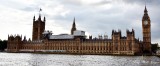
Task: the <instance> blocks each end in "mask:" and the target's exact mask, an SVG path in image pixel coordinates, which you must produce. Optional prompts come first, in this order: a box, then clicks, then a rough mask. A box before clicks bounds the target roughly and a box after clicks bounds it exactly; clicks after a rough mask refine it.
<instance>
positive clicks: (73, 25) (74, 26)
mask: <svg viewBox="0 0 160 66" xmlns="http://www.w3.org/2000/svg"><path fill="white" fill-rule="evenodd" d="M75 30H76V23H75V17H74V19H73V24H72V29H71V35H73V32H74V31H75Z"/></svg>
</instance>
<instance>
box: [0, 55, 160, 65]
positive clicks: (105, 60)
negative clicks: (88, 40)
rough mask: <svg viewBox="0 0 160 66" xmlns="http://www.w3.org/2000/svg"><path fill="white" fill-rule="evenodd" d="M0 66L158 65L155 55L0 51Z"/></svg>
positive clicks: (158, 59) (159, 61) (159, 62)
mask: <svg viewBox="0 0 160 66" xmlns="http://www.w3.org/2000/svg"><path fill="white" fill-rule="evenodd" d="M0 66H160V58H158V57H156V56H107V55H63V54H34V53H0Z"/></svg>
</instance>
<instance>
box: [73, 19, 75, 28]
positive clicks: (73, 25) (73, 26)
mask: <svg viewBox="0 0 160 66" xmlns="http://www.w3.org/2000/svg"><path fill="white" fill-rule="evenodd" d="M73 28H76V24H75V17H74V20H73Z"/></svg>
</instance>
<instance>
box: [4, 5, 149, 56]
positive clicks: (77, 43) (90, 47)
mask: <svg viewBox="0 0 160 66" xmlns="http://www.w3.org/2000/svg"><path fill="white" fill-rule="evenodd" d="M144 13H145V14H144V16H143V18H142V30H143V41H139V39H136V38H135V32H134V30H133V29H132V30H131V31H129V30H127V31H126V34H127V35H126V37H122V36H121V31H120V30H118V31H115V30H112V38H111V39H108V38H104V39H102V38H94V39H92V36H89V39H86V38H85V36H74V38H72V39H48V38H43V35H42V32H43V31H44V29H45V18H44V20H43V21H42V20H41V16H39V18H38V20H37V21H35V17H34V19H33V36H32V41H31V40H26V38H25V37H24V39H23V40H22V36H19V35H16V36H13V35H10V36H8V45H7V51H8V52H47V53H69V54H72V53H74V54H118V55H121V54H123V55H134V54H136V53H141V52H143V51H147V52H150V51H151V36H150V33H151V32H150V26H151V24H150V18H149V16H148V13H147V9H146V7H145V10H144ZM75 30H76V25H75V19H74V21H73V25H72V28H71V35H73V32H74V31H75Z"/></svg>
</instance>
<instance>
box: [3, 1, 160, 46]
mask: <svg viewBox="0 0 160 66" xmlns="http://www.w3.org/2000/svg"><path fill="white" fill-rule="evenodd" d="M159 3H160V0H146V4H147V5H146V6H147V10H148V14H149V16H150V18H151V35H152V43H160V14H159V13H160V4H159ZM40 8H41V9H42V12H41V14H42V17H43V16H45V17H46V30H51V31H52V32H53V33H54V34H61V33H68V34H70V29H71V26H72V23H73V18H74V17H75V19H76V25H77V29H78V30H83V31H86V34H87V35H93V36H94V37H97V36H98V35H104V34H107V35H108V36H109V38H110V37H111V32H112V29H115V30H118V29H121V31H122V35H123V36H126V29H129V30H130V31H131V29H132V28H133V29H134V30H135V36H136V38H140V39H141V40H142V16H143V14H144V8H145V0H0V23H1V24H0V38H1V39H2V40H4V39H7V36H8V34H9V35H10V34H20V35H21V34H22V35H23V36H27V38H31V37H32V24H33V16H34V15H35V16H36V18H38V12H39V9H40Z"/></svg>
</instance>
